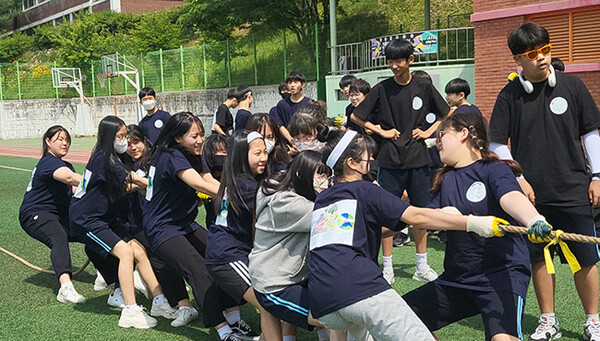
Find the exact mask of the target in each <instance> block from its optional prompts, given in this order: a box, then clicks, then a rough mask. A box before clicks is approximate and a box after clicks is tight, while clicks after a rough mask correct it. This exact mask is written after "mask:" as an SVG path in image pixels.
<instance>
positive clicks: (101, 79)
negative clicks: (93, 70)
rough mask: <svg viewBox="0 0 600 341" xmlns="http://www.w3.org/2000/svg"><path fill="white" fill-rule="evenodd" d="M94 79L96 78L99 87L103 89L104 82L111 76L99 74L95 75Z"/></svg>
mask: <svg viewBox="0 0 600 341" xmlns="http://www.w3.org/2000/svg"><path fill="white" fill-rule="evenodd" d="M96 78H98V84H100V87H101V88H103V89H104V86H106V80H107V79H109V78H112V74H110V73H108V74H100V75H96Z"/></svg>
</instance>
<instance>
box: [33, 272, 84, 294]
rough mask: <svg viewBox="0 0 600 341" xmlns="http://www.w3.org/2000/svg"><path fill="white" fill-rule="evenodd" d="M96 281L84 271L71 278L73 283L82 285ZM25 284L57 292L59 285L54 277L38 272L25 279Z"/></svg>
mask: <svg viewBox="0 0 600 341" xmlns="http://www.w3.org/2000/svg"><path fill="white" fill-rule="evenodd" d="M95 279H96V277H95V276H92V275H91V274H90V273H88V272H86V271H84V272H82V273H80V274H79V275H77V276H76V277H75V278H73V282H74V283H75V282H82V283H94V280H95ZM25 282H26V283H30V284H33V285H37V286H40V287H44V288H50V289H53V290H56V291H58V288H59V284H58V280H57V279H56V276H55V275H51V274H46V273H41V272H38V273H36V274H35V275H33V276H29V277H27V278H26V279H25Z"/></svg>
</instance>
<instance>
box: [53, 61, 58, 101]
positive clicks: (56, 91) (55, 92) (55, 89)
mask: <svg viewBox="0 0 600 341" xmlns="http://www.w3.org/2000/svg"><path fill="white" fill-rule="evenodd" d="M54 67H56V61H54ZM54 94H55V95H56V98H57V99H58V88H54Z"/></svg>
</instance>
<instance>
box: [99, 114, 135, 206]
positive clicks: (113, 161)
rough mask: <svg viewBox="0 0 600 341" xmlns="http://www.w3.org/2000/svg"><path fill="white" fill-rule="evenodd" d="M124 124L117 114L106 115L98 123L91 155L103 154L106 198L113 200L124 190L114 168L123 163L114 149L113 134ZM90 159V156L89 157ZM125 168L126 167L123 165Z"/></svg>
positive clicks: (123, 184)
mask: <svg viewBox="0 0 600 341" xmlns="http://www.w3.org/2000/svg"><path fill="white" fill-rule="evenodd" d="M124 126H125V122H123V120H122V119H120V118H118V117H117V116H106V117H105V118H103V119H102V121H100V124H98V141H96V145H95V146H94V149H93V150H92V157H94V155H96V154H103V155H104V156H105V158H106V161H107V162H106V164H105V165H104V167H105V171H106V185H107V189H108V199H109V201H110V202H111V203H112V202H114V201H115V200H116V199H117V198H118V197H119V196H120V195H121V194H123V192H124V190H125V183H123V182H120V181H119V179H117V173H116V172H115V169H116V167H117V165H118V164H122V165H123V166H125V165H124V164H123V162H122V161H121V159H120V158H119V155H118V154H117V152H116V151H115V147H114V143H115V136H116V135H117V132H118V131H119V129H121V128H122V127H124ZM90 159H91V158H90ZM125 169H128V168H127V167H125ZM128 170H131V169H128Z"/></svg>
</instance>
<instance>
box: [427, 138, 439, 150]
mask: <svg viewBox="0 0 600 341" xmlns="http://www.w3.org/2000/svg"><path fill="white" fill-rule="evenodd" d="M425 145H426V146H427V149H431V148H435V146H436V143H435V139H434V138H429V139H425Z"/></svg>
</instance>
